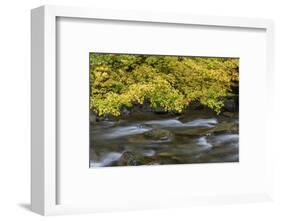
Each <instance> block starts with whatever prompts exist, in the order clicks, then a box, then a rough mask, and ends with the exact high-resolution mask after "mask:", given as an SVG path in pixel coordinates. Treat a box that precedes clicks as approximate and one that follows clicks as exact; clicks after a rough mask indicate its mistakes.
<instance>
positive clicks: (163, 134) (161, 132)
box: [144, 129, 174, 141]
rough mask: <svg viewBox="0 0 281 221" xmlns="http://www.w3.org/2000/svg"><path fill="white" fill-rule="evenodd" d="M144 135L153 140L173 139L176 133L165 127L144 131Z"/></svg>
mask: <svg viewBox="0 0 281 221" xmlns="http://www.w3.org/2000/svg"><path fill="white" fill-rule="evenodd" d="M144 137H145V138H147V139H151V140H160V141H163V140H172V139H173V137H174V134H173V133H172V132H171V131H169V130H165V129H153V130H151V131H147V132H145V133H144Z"/></svg>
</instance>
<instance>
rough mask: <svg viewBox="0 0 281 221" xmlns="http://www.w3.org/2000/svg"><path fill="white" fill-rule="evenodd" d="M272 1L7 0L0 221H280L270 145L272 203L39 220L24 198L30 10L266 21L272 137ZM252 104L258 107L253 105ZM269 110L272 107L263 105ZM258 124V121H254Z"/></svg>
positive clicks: (280, 82)
mask: <svg viewBox="0 0 281 221" xmlns="http://www.w3.org/2000/svg"><path fill="white" fill-rule="evenodd" d="M278 3H279V1H277V0H276V1H274V0H260V1H254V0H232V1H225V0H211V1H210V0H182V1H181V0H170V1H165V0H135V1H134V0H102V1H101V0H100V1H97V0H56V1H55V0H49V1H47V0H45V1H42V0H25V1H23V0H9V1H2V2H1V4H0V5H1V8H0V16H1V17H0V27H1V29H0V30H1V32H0V62H1V63H0V77H1V78H0V177H1V179H0V220H18V219H25V220H31V221H32V220H45V219H52V220H77V219H83V220H123V221H126V220H130V221H132V220H134V221H137V220H142V221H144V220H158V219H159V220H160V219H161V220H216V221H220V220H224V221H225V220H228V221H232V220H235V221H237V220H256V221H259V220H280V219H281V197H280V193H281V191H280V189H281V179H280V178H281V171H280V170H281V144H280V145H278V143H277V144H276V148H275V149H274V151H275V156H276V161H275V164H276V167H275V168H276V169H275V187H276V188H275V190H276V201H275V202H274V203H259V204H258V203H256V204H240V205H225V206H212V207H189V208H181V209H169V210H156V211H137V212H122V213H121V212H118V213H107V214H105V213H101V214H89V215H79V216H77V215H75V216H59V217H51V218H50V217H49V218H46V217H41V216H39V215H37V214H34V213H32V212H30V210H29V203H30V201H29V195H30V9H31V8H34V7H38V6H40V5H43V4H54V5H71V6H89V7H97V8H112V9H123V10H124V9H127V10H130V9H133V10H148V11H156V12H165V11H167V12H177V13H189V14H205V15H224V16H242V17H261V18H271V19H274V21H275V31H276V33H275V64H276V65H275V79H276V86H275V91H276V94H278V98H279V99H278V100H276V106H275V109H274V114H275V116H276V122H275V123H274V125H272V127H273V133H275V134H276V136H280V135H279V133H280V132H278V130H279V131H281V130H280V125H281V120H280V119H281V117H280V113H281V105H280V104H281V99H280V98H281V96H280V95H281V75H280V74H278V73H280V72H281V65H280V63H279V61H281V45H280V41H279V39H281V13H280V8H281V7H280V6H278ZM257 105H258V104H257ZM269 108H273V107H269ZM257 126H258V122H257Z"/></svg>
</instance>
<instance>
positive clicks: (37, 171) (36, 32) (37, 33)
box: [31, 6, 274, 215]
mask: <svg viewBox="0 0 281 221" xmlns="http://www.w3.org/2000/svg"><path fill="white" fill-rule="evenodd" d="M59 17H62V18H72V19H80V18H82V19H95V20H97V21H99V20H100V21H104V20H106V21H109V22H110V21H129V22H131V23H134V22H143V23H145V24H150V23H151V24H152V23H153V24H159V25H160V24H169V25H170V26H173V25H175V26H177V25H195V26H202V27H211V28H212V27H214V28H217V27H219V28H242V29H243V28H245V29H257V30H263V31H264V33H265V38H266V40H265V56H266V58H265V59H266V64H265V66H266V70H265V71H264V77H265V78H266V82H265V83H266V95H265V96H266V102H267V104H270V103H272V102H273V96H274V95H273V22H272V21H271V20H267V19H250V18H232V17H214V16H195V15H185V14H159V13H148V12H132V11H112V10H100V9H99V10H98V9H89V8H78V7H63V6H42V7H39V8H36V9H33V10H32V12H31V24H32V30H31V43H32V44H31V52H32V53H31V54H32V56H31V59H32V64H31V76H32V77H31V83H32V91H31V100H32V108H31V111H32V123H31V127H32V130H31V133H32V139H31V160H32V164H31V175H32V177H31V207H32V210H33V211H34V212H36V213H39V214H42V215H55V214H66V213H84V212H95V211H108V210H126V209H138V208H139V209H142V208H159V207H170V206H173V205H175V206H178V205H180V206H183V205H188V204H210V203H227V202H256V201H264V200H270V199H272V182H273V181H272V174H271V171H272V164H273V162H272V155H271V151H270V149H271V146H270V141H269V140H268V137H270V127H269V125H270V122H272V120H273V119H272V118H271V114H270V110H267V111H266V116H265V117H264V123H265V124H266V125H267V127H266V129H265V130H266V131H265V132H266V134H267V135H268V137H267V140H265V142H266V155H265V156H264V158H265V159H264V160H265V161H266V168H264V169H265V171H266V174H265V177H266V182H265V183H266V184H265V187H264V188H263V190H262V191H260V192H258V193H245V192H243V193H242V192H241V194H240V193H236V194H234V193H230V194H229V195H221V196H208V195H206V196H204V195H203V196H199V195H196V196H193V197H188V196H184V197H182V198H177V197H175V199H174V201H171V202H170V203H169V202H159V203H157V202H153V203H149V198H148V199H147V201H146V203H147V206H145V201H142V202H141V203H138V202H137V201H136V202H134V203H132V206H126V205H125V204H124V205H123V204H120V206H119V207H118V206H109V207H108V208H107V207H106V204H103V205H102V206H101V207H97V206H95V205H93V206H89V205H87V206H85V204H84V203H83V202H77V204H75V205H70V204H64V203H58V201H59V200H58V198H59V196H58V191H59V188H58V185H59V180H60V176H61V173H60V172H59V171H58V168H57V167H58V165H59V163H58V158H59V157H60V156H59V154H60V152H58V151H57V148H56V147H57V144H58V134H57V124H58V123H57V122H58V116H57V111H58V110H57V106H58V102H59V100H58V99H57V91H58V87H59V85H58V82H57V77H56V73H57V60H56V57H57V47H58V45H57V42H56V38H57V33H56V32H57V25H56V22H57V18H59ZM82 22H83V21H82ZM177 167H178V168H179V167H182V166H177ZM182 170H183V169H182ZM100 191H102V190H100ZM183 195H184V194H183ZM172 197H173V196H172ZM93 200H94V199H93ZM151 201H153V200H151ZM175 202H177V203H175Z"/></svg>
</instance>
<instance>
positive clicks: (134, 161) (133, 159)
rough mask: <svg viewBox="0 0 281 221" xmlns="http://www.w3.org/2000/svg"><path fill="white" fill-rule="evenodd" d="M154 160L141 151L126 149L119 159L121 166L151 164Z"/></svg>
mask: <svg viewBox="0 0 281 221" xmlns="http://www.w3.org/2000/svg"><path fill="white" fill-rule="evenodd" d="M151 163H153V160H152V159H151V158H149V157H146V156H143V155H142V154H141V153H137V152H132V151H125V152H123V154H122V156H121V157H120V159H119V161H118V165H119V166H139V165H149V164H151Z"/></svg>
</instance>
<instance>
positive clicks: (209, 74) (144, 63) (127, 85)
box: [90, 53, 239, 116]
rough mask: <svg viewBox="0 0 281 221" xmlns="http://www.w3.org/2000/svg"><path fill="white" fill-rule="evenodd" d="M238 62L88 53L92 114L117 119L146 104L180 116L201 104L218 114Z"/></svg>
mask: <svg viewBox="0 0 281 221" xmlns="http://www.w3.org/2000/svg"><path fill="white" fill-rule="evenodd" d="M238 69H239V59H237V58H205V57H183V56H154V55H125V54H97V53H90V108H91V110H93V111H94V112H96V113H97V114H98V115H99V116H103V115H105V114H111V115H113V116H119V115H120V114H121V112H120V109H121V108H122V107H127V108H131V107H132V106H133V104H135V103H138V104H143V103H144V102H145V101H148V102H149V104H150V106H151V107H152V108H163V109H164V110H165V111H174V112H182V111H183V110H184V109H185V108H186V107H187V106H188V105H189V104H190V102H192V101H199V102H200V103H201V104H202V105H205V106H208V107H209V108H211V109H213V110H214V111H216V112H217V113H219V112H220V110H221V108H222V107H223V100H222V98H223V97H226V96H231V85H232V83H233V82H238V80H239V76H238Z"/></svg>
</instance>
